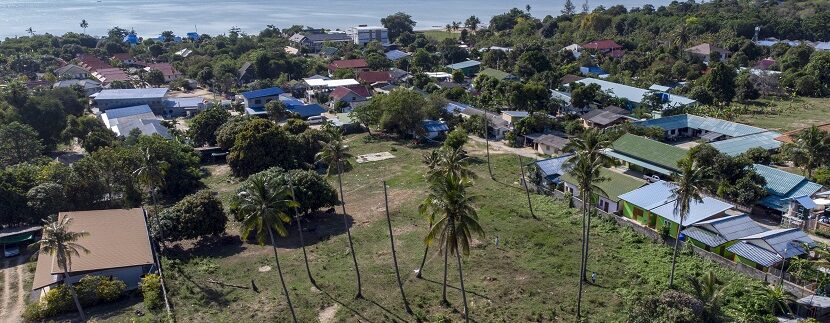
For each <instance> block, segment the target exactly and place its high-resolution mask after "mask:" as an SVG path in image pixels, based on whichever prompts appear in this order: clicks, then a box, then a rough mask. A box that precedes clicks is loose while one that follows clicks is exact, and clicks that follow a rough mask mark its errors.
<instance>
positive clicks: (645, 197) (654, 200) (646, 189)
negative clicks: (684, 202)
mask: <svg viewBox="0 0 830 323" xmlns="http://www.w3.org/2000/svg"><path fill="white" fill-rule="evenodd" d="M675 187H676V186H675V185H674V184H672V183H669V182H666V181H659V182H656V183H652V184H649V185H646V186H643V187H641V188H638V189H636V190H633V191H631V192H628V193H625V194H622V195H620V196H619V197H620V199H621V200H623V201H626V202H628V203H631V204H634V205H636V206H638V207H640V208H642V209H645V210H651V209H654V208H656V207H659V206H661V205H664V204H666V203H670V202H672V201H674V199H673V198H672V195H673V194H672V190H673V189H674V188H675Z"/></svg>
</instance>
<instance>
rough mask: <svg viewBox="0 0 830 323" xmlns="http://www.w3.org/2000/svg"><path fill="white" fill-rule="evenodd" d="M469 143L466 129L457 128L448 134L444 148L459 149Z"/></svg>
mask: <svg viewBox="0 0 830 323" xmlns="http://www.w3.org/2000/svg"><path fill="white" fill-rule="evenodd" d="M466 143H467V132H466V131H464V129H461V128H456V129H455V130H453V131H452V132H450V133H449V134H447V139H446V140H444V146H445V147H449V148H452V149H458V148H461V147H463V146H464V144H466Z"/></svg>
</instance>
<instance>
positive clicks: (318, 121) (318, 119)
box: [305, 116, 326, 124]
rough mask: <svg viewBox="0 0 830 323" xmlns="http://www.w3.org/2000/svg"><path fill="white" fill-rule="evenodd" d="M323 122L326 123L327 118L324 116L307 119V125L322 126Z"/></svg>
mask: <svg viewBox="0 0 830 323" xmlns="http://www.w3.org/2000/svg"><path fill="white" fill-rule="evenodd" d="M323 121H326V118H323V116H311V117H308V119H306V121H305V123H307V124H321V123H323Z"/></svg>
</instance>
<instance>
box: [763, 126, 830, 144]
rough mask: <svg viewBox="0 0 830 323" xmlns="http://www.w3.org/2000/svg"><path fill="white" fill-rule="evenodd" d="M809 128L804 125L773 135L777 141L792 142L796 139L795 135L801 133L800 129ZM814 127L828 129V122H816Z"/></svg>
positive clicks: (829, 127) (829, 129)
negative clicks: (776, 135) (803, 126)
mask: <svg viewBox="0 0 830 323" xmlns="http://www.w3.org/2000/svg"><path fill="white" fill-rule="evenodd" d="M809 128H810V127H806V128H801V129H796V130H793V131H788V132H785V133H783V134H782V135H780V136H778V137H775V140H778V141H780V142H783V143H793V142H795V141H796V140H797V139H798V138H796V137H797V136H798V135H799V134H801V132H802V131H804V130H807V129H809ZM816 128H818V129H819V130H822V131H830V123H823V124H817V125H816Z"/></svg>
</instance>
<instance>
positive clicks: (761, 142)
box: [711, 131, 781, 157]
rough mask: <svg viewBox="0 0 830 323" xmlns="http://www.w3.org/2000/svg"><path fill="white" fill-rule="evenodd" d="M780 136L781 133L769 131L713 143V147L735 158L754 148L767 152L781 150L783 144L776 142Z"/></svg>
mask: <svg viewBox="0 0 830 323" xmlns="http://www.w3.org/2000/svg"><path fill="white" fill-rule="evenodd" d="M780 135H781V134H780V133H777V132H775V131H767V132H761V133H757V134H752V135H747V136H743V137H738V138H732V139H727V140H722V141H718V142H713V143H712V144H711V145H712V147H714V148H715V149H717V150H718V151H719V152H722V153H724V154H727V155H729V156H732V157H735V156H738V155H740V154H743V153H744V152H746V151H747V150H750V149H752V148H763V149H766V150H772V149H778V148H781V142H780V141H778V140H775V138H776V137H778V136H780Z"/></svg>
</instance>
